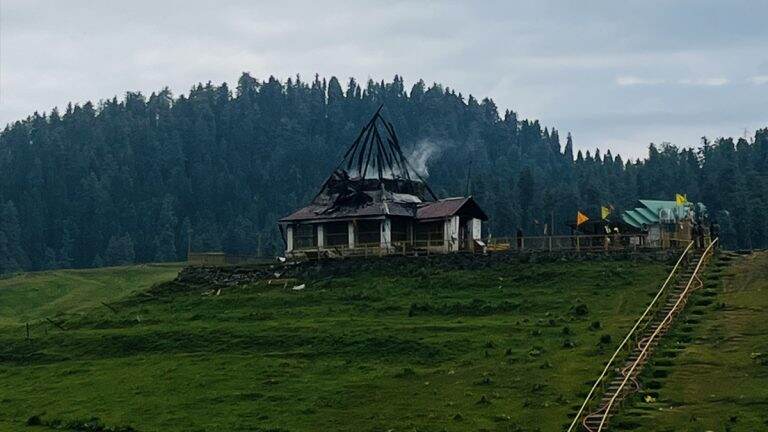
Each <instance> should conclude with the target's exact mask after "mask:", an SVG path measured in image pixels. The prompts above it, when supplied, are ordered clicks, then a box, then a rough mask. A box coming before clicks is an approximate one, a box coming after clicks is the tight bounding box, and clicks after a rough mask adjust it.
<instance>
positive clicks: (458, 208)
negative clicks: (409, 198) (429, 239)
mask: <svg viewBox="0 0 768 432" xmlns="http://www.w3.org/2000/svg"><path fill="white" fill-rule="evenodd" d="M329 209H330V210H329ZM459 213H461V214H465V215H468V216H472V217H476V218H478V219H480V220H484V221H485V220H488V217H487V216H486V215H485V213H484V212H483V211H482V210H481V209H480V206H478V205H477V203H476V202H475V200H474V199H472V197H459V198H446V199H442V200H439V201H433V202H426V203H414V202H393V201H384V202H372V203H368V204H366V205H362V206H355V207H346V206H335V207H328V206H323V205H315V204H312V205H308V206H306V207H304V208H302V209H299V210H297V211H295V212H293V213H292V214H290V215H288V216H286V217H284V218H282V219H280V222H302V221H321V220H329V219H358V218H376V217H382V216H396V217H397V216H400V217H408V218H413V219H418V220H422V219H423V220H430V219H443V218H447V217H451V216H455V215H457V214H459Z"/></svg>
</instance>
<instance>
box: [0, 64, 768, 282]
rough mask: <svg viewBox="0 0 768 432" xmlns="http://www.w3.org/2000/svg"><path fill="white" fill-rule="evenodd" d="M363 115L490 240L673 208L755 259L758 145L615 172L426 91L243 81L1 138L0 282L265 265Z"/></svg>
mask: <svg viewBox="0 0 768 432" xmlns="http://www.w3.org/2000/svg"><path fill="white" fill-rule="evenodd" d="M381 104H384V110H383V114H384V115H385V116H386V117H387V118H388V120H389V121H391V122H392V123H393V124H394V125H395V128H396V130H397V132H398V135H399V137H400V141H401V142H402V143H404V145H405V146H406V149H407V151H411V152H413V153H414V155H415V158H416V159H418V161H417V162H419V161H426V167H425V169H426V171H428V182H429V183H430V185H431V186H432V188H433V189H434V190H435V192H436V193H437V194H438V195H440V196H453V195H459V194H464V193H466V192H467V190H469V191H470V192H471V194H472V195H474V196H475V197H476V198H477V199H478V201H479V202H480V204H481V205H482V206H483V207H484V209H485V210H486V211H487V212H488V213H489V216H490V222H489V223H488V224H487V226H486V227H485V228H487V231H488V233H491V234H492V235H494V236H503V235H510V234H512V233H514V232H515V230H516V228H517V227H521V228H522V229H523V230H524V231H525V232H526V233H530V234H535V233H542V232H543V230H544V224H545V223H547V222H549V220H550V219H554V220H555V230H556V232H567V231H568V228H567V227H566V226H565V223H566V222H570V221H571V220H572V219H573V217H574V216H575V213H576V210H577V209H581V210H583V211H586V212H587V213H589V214H591V215H592V216H594V217H597V214H598V213H597V209H598V208H599V206H600V205H604V204H612V205H613V206H615V207H616V209H617V211H618V210H620V209H622V208H626V207H628V206H631V205H633V204H634V201H635V200H637V199H638V198H655V199H673V197H674V194H675V193H686V194H687V195H688V198H689V199H690V200H691V201H701V202H703V203H705V204H706V205H707V206H708V208H709V211H710V215H711V216H712V217H714V218H716V219H717V220H718V222H719V223H720V225H721V231H722V235H723V238H724V243H725V245H726V246H729V247H744V248H761V247H766V246H768V227H766V215H768V129H763V130H759V131H757V132H756V133H755V135H754V137H753V138H750V139H743V138H739V139H738V140H734V139H731V138H720V139H716V140H707V139H706V138H702V141H701V144H700V146H699V147H698V148H679V147H676V146H674V145H670V144H661V145H653V144H651V145H650V147H649V151H648V155H647V157H646V158H645V159H643V160H635V161H631V160H624V159H622V158H621V156H619V155H614V154H612V153H611V152H610V151H605V152H602V151H600V150H594V151H593V152H590V151H587V152H586V153H582V152H578V153H576V154H574V150H573V146H574V144H573V142H572V140H571V137H570V135H568V136H565V137H561V136H560V133H559V132H558V131H557V130H556V129H554V128H547V127H543V126H542V125H540V124H539V122H538V121H535V120H533V121H532V120H526V119H520V118H518V116H517V115H516V114H515V113H514V112H512V111H506V112H503V113H500V112H499V110H498V108H497V107H496V105H495V104H494V102H493V101H492V100H490V99H483V100H482V101H478V100H477V99H475V98H473V97H472V96H464V95H462V94H461V93H458V92H457V91H455V90H454V89H449V88H447V87H443V86H441V85H439V84H433V85H431V86H427V85H425V83H424V82H422V81H419V82H418V83H416V84H415V85H413V87H412V88H411V89H409V90H408V89H406V88H405V86H404V84H403V80H402V78H400V77H397V76H396V77H395V78H394V80H393V81H392V82H374V81H369V82H368V83H367V84H366V85H365V86H361V85H360V84H359V83H357V82H356V81H355V80H353V79H350V80H349V82H346V83H344V84H342V83H341V82H339V80H337V79H336V78H331V79H329V80H327V81H326V80H325V79H320V78H319V77H315V79H314V80H313V81H311V82H306V81H303V80H301V79H300V78H298V77H297V78H294V79H288V80H286V81H285V82H281V81H279V80H277V79H275V78H272V77H270V78H269V79H268V80H266V81H260V80H257V79H255V78H253V77H251V76H250V75H248V74H243V75H242V76H241V77H240V79H239V80H238V82H237V86H236V88H234V89H232V88H230V87H229V86H228V85H227V84H222V85H220V86H216V85H213V84H211V83H208V84H206V85H197V86H195V87H194V88H192V90H191V91H190V92H189V94H185V95H181V96H178V97H174V96H173V95H172V94H171V93H170V91H168V90H167V89H166V90H163V91H160V92H158V93H152V94H151V95H150V96H149V97H146V96H144V95H142V94H139V93H128V94H126V95H125V98H124V99H122V100H118V99H117V98H113V99H111V100H104V101H101V102H99V103H98V104H94V103H91V102H88V103H85V104H83V105H74V106H73V105H70V106H67V107H66V109H64V110H63V111H60V110H58V109H53V110H52V111H51V112H50V113H45V114H38V113H35V114H34V115H32V116H30V117H28V118H27V119H25V120H23V121H18V122H15V123H13V124H10V125H8V126H7V127H6V128H5V129H4V130H3V131H2V134H0V172H1V173H2V176H0V203H1V204H0V273H4V272H5V273H7V272H14V271H19V270H37V269H50V268H61V267H90V266H102V265H117V264H125V263H132V262H148V261H173V260H179V259H182V258H183V257H184V256H185V255H186V253H187V250H188V249H192V250H196V251H208V250H224V251H228V252H232V253H262V254H275V253H277V252H278V251H279V250H281V248H282V240H281V239H280V236H279V233H278V230H277V227H276V220H277V219H278V218H279V217H281V216H284V215H285V214H287V213H288V212H290V211H291V210H292V209H294V208H296V207H298V206H300V205H303V204H305V203H306V202H307V201H308V200H309V199H311V197H312V196H313V195H314V194H315V193H316V192H317V189H318V187H319V186H320V184H321V182H322V181H323V180H324V179H325V178H326V177H327V176H328V175H329V174H330V172H331V171H332V169H333V168H334V167H335V166H336V164H337V163H338V161H339V160H340V158H341V156H342V155H343V152H344V150H346V148H347V147H348V146H349V144H350V143H351V142H352V141H353V140H354V138H355V137H356V135H357V134H358V133H359V131H360V128H361V127H362V125H363V124H364V123H365V122H366V121H367V120H368V118H369V117H370V115H371V114H372V113H373V112H374V111H375V110H376V108H378V106H379V105H381ZM606 144H608V145H609V144H610V143H606ZM190 242H191V245H190V244H189V243H190Z"/></svg>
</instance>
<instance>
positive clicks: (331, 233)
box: [323, 222, 349, 246]
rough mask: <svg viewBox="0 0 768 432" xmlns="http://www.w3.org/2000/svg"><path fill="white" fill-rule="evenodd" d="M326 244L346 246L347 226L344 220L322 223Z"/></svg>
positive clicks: (347, 240)
mask: <svg viewBox="0 0 768 432" xmlns="http://www.w3.org/2000/svg"><path fill="white" fill-rule="evenodd" d="M323 230H324V231H323V234H324V235H325V245H326V246H346V245H347V244H348V243H349V228H348V227H347V223H346V222H331V223H327V224H323Z"/></svg>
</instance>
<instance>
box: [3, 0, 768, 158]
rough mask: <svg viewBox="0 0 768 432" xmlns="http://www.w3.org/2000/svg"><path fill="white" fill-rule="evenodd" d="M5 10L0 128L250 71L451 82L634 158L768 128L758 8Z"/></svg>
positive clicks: (763, 8)
mask: <svg viewBox="0 0 768 432" xmlns="http://www.w3.org/2000/svg"><path fill="white" fill-rule="evenodd" d="M0 8H1V10H0V12H2V15H1V16H0V19H2V22H0V36H2V37H0V55H1V56H2V57H0V123H2V124H5V123H7V122H9V121H13V120H15V119H19V118H23V117H24V116H26V115H28V114H30V113H32V112H33V111H49V110H50V109H51V107H53V106H57V105H58V106H60V107H61V106H64V105H66V103H68V102H70V101H73V102H83V101H85V100H89V99H90V100H99V99H102V98H110V97H112V96H114V95H122V94H123V93H124V92H125V91H126V90H140V91H143V92H147V93H148V92H151V91H154V90H158V89H160V88H162V87H165V86H169V87H170V88H171V89H172V90H173V91H174V93H176V94H180V93H183V92H186V91H187V90H188V89H189V88H190V87H191V86H192V85H194V84H195V83H197V82H205V81H208V80H211V81H213V82H216V83H220V82H223V81H227V82H230V83H232V82H234V81H235V80H236V79H237V77H238V75H239V74H240V73H241V72H242V71H249V72H251V73H252V74H253V75H255V76H257V77H260V78H266V77H267V76H269V75H275V76H277V77H280V78H283V79H284V78H287V77H289V76H294V75H296V74H301V75H302V76H303V77H306V78H310V77H311V76H313V75H314V74H315V73H319V74H320V75H322V76H330V75H336V76H337V77H339V78H340V79H343V80H345V79H347V78H348V77H355V78H356V79H358V80H359V81H365V80H367V79H368V78H372V79H375V80H381V79H387V80H388V79H391V78H392V76H394V75H395V74H400V75H402V76H404V77H405V78H406V81H407V84H410V83H412V82H413V81H416V80H418V79H420V78H423V79H424V80H425V81H427V82H429V83H431V82H441V83H443V84H445V85H447V86H449V87H451V88H455V89H457V90H458V91H461V92H463V93H464V94H465V95H466V94H468V93H472V94H474V95H475V96H476V97H478V98H482V97H492V98H494V99H495V100H496V102H497V105H498V106H499V108H500V109H501V110H504V109H506V108H509V109H514V110H515V111H518V112H519V113H520V114H521V115H522V116H524V117H533V118H539V119H540V120H541V121H542V123H543V124H544V125H546V126H550V127H553V126H554V127H555V128H557V129H558V130H561V131H568V130H570V131H572V132H573V134H574V136H575V139H576V146H577V147H579V148H594V147H598V146H599V147H600V148H601V149H606V148H609V147H610V148H613V150H614V154H615V153H616V152H617V151H618V152H621V153H623V154H628V155H630V156H632V157H635V156H639V155H642V154H643V153H644V152H645V150H646V147H647V144H648V143H649V142H650V141H655V142H660V141H665V140H666V141H673V142H676V143H678V144H680V145H695V144H696V143H697V142H698V140H699V137H700V136H701V135H702V134H710V135H713V136H719V135H733V134H740V133H741V131H743V129H744V128H748V129H751V130H754V129H755V128H758V127H761V126H763V127H764V126H768V115H767V114H765V110H764V109H763V108H762V107H763V105H764V103H763V102H762V101H764V100H766V97H767V96H768V85H756V84H758V81H759V78H757V77H760V76H766V75H768V57H766V54H765V53H766V52H768V28H766V27H767V26H765V25H764V23H763V22H762V19H763V18H762V17H764V16H765V15H766V13H768V4H764V3H756V2H748V1H735V2H729V3H728V5H727V7H726V6H723V3H721V2H716V1H709V0H705V1H696V0H685V1H672V2H669V1H650V2H649V1H647V0H646V1H635V0H632V1H629V2H615V1H608V0H600V1H595V2H569V1H541V2H508V1H502V0H498V1H492V2H482V3H477V2H469V1H447V2H412V1H374V2H334V1H328V2H314V1H298V2H291V3H290V5H288V4H287V3H284V2H268V3H267V2H252V1H226V2H217V3H214V2H204V1H193V0H189V1H176V0H174V1H146V0H141V1H132V2H91V1H83V0H72V1H68V2H43V1H36V0H5V1H3V2H2V3H0ZM622 77H623V78H624V81H622V82H623V83H624V84H625V85H618V84H619V83H618V80H619V79H620V78H622ZM718 80H719V81H718ZM724 80H727V82H725V81H724ZM650 84H654V85H650ZM656 84H659V85H656ZM661 84H663V85H661Z"/></svg>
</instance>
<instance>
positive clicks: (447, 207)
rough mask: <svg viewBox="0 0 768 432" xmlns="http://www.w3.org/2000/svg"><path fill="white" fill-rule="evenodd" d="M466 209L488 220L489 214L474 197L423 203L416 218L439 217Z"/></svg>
mask: <svg viewBox="0 0 768 432" xmlns="http://www.w3.org/2000/svg"><path fill="white" fill-rule="evenodd" d="M462 209H463V210H464V212H466V214H468V215H471V216H473V217H476V218H478V219H480V220H484V221H485V220H488V216H486V215H485V213H484V212H483V211H482V210H481V209H480V206H478V205H477V203H476V202H475V200H474V199H472V197H455V198H445V199H441V200H439V201H434V202H428V203H423V204H421V205H419V207H418V210H417V211H416V219H439V218H445V217H449V216H454V215H456V214H457V213H459V211H461V210H462Z"/></svg>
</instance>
